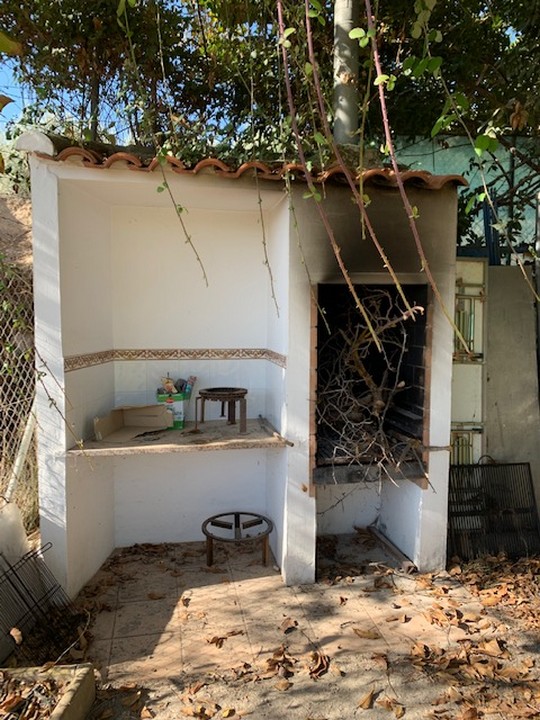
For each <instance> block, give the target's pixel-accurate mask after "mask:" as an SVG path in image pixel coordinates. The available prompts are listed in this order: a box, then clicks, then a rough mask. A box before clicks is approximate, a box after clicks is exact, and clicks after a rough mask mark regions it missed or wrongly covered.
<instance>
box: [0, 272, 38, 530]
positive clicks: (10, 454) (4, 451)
mask: <svg viewBox="0 0 540 720" xmlns="http://www.w3.org/2000/svg"><path fill="white" fill-rule="evenodd" d="M33 327H34V306H33V294H32V272H31V268H29V267H23V266H20V265H17V264H15V263H9V262H6V261H4V260H2V259H0V451H1V460H0V495H6V494H8V495H10V494H11V490H12V489H13V488H14V491H13V494H12V495H11V498H10V499H11V500H14V501H15V502H16V503H17V505H18V506H19V508H20V509H21V511H22V514H23V517H24V520H25V524H26V528H27V530H28V531H31V530H33V529H35V528H36V527H37V523H38V493H37V462H36V443H35V436H34V433H32V435H31V441H30V444H29V446H28V449H27V452H26V453H25V452H24V447H22V439H23V436H24V435H25V429H27V424H28V423H29V421H30V417H31V412H32V406H33V401H34V394H35V371H34V331H33ZM26 435H27V437H28V429H27V432H26ZM15 476H16V478H17V482H16V484H15Z"/></svg>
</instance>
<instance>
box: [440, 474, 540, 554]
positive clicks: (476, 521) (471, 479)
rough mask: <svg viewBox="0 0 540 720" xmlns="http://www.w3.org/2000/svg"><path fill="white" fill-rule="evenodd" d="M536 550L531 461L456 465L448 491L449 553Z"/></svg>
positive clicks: (539, 535)
mask: <svg viewBox="0 0 540 720" xmlns="http://www.w3.org/2000/svg"><path fill="white" fill-rule="evenodd" d="M500 552H504V553H505V554H507V555H509V556H510V557H523V556H527V555H531V554H537V553H538V552H540V532H539V525H538V513H537V509H536V503H535V498H534V490H533V484H532V477H531V468H530V465H529V463H505V464H498V463H496V464H489V465H455V466H453V467H451V468H450V482H449V493H448V555H449V558H451V557H452V556H454V555H457V556H459V557H460V558H462V559H464V560H471V559H473V558H475V557H480V556H482V555H497V554H498V553H500Z"/></svg>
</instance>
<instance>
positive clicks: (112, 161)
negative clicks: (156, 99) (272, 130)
mask: <svg viewBox="0 0 540 720" xmlns="http://www.w3.org/2000/svg"><path fill="white" fill-rule="evenodd" d="M36 154H38V155H39V156H40V157H44V158H47V159H52V160H55V161H57V162H64V161H66V160H70V161H71V162H73V161H74V160H79V162H80V163H81V164H82V165H84V166H85V167H90V168H95V169H107V168H111V167H113V166H115V165H118V164H124V165H127V167H129V169H130V170H134V171H138V172H154V171H155V170H156V169H157V168H159V166H160V162H159V160H158V159H157V158H156V157H153V158H144V157H142V156H141V155H139V154H137V153H135V152H128V151H124V150H122V151H118V152H114V153H113V154H111V155H107V154H106V153H104V152H98V151H96V150H90V149H87V148H83V147H80V146H71V147H67V148H64V149H63V150H61V151H60V152H59V153H58V154H57V155H54V156H51V155H45V154H44V153H36ZM166 164H167V165H168V166H169V167H170V169H171V170H172V171H173V172H175V173H177V174H179V175H198V174H202V173H213V174H215V175H217V176H220V177H227V178H231V179H238V178H240V177H242V176H244V175H253V174H256V175H257V176H258V177H259V178H260V179H263V180H277V181H283V180H284V179H285V177H286V176H289V177H293V178H294V179H296V180H299V181H305V180H306V174H305V172H304V168H303V167H302V165H300V164H298V163H279V164H267V163H264V162H261V161H259V160H252V161H249V162H244V163H242V165H240V166H239V167H234V166H231V165H227V163H225V162H223V161H222V160H219V159H218V158H213V157H208V158H204V159H202V160H200V161H199V162H197V163H196V164H195V165H193V166H192V167H187V166H186V165H185V164H184V162H182V160H180V159H179V158H176V157H172V156H167V157H166ZM355 177H356V179H357V180H359V179H360V178H361V179H362V181H363V182H364V183H368V184H372V185H378V186H380V187H388V188H395V187H397V179H396V175H395V173H394V171H393V170H392V169H390V168H386V167H382V168H369V169H366V170H364V171H363V172H362V173H361V174H360V173H356V175H355ZM312 179H313V180H314V181H315V182H317V183H323V182H329V181H331V182H339V183H344V182H346V177H345V173H344V171H343V169H342V168H341V167H340V166H339V165H334V166H332V167H330V168H328V169H326V170H324V171H319V172H315V171H314V172H313V174H312ZM401 180H402V181H403V183H404V184H406V185H409V186H414V187H419V188H422V189H426V190H440V189H441V188H443V187H444V186H445V185H448V184H451V185H467V181H466V180H465V179H464V178H463V177H462V176H461V175H433V174H431V173H429V172H427V171H425V170H404V171H403V172H401Z"/></svg>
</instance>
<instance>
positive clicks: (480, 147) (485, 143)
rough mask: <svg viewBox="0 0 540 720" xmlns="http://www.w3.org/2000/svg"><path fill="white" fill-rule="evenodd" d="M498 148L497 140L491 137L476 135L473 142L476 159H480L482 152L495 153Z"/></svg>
mask: <svg viewBox="0 0 540 720" xmlns="http://www.w3.org/2000/svg"><path fill="white" fill-rule="evenodd" d="M498 147H499V141H498V140H497V138H495V137H492V136H491V135H486V134H484V135H478V137H477V138H476V140H475V141H474V151H475V153H476V154H477V155H478V157H481V155H482V154H483V153H484V152H486V151H487V152H495V150H496V149H497V148H498Z"/></svg>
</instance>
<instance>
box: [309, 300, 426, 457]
mask: <svg viewBox="0 0 540 720" xmlns="http://www.w3.org/2000/svg"><path fill="white" fill-rule="evenodd" d="M333 299H334V302H333V303H329V304H328V308H326V307H324V306H323V307H324V313H325V325H326V330H323V329H322V327H321V328H320V330H319V348H318V369H317V372H318V381H317V423H318V429H317V464H318V465H319V466H323V465H356V464H358V465H365V464H374V463H376V464H377V465H379V466H380V467H382V468H383V469H386V468H394V469H396V468H399V467H400V466H401V465H402V464H403V463H408V462H417V461H419V459H420V458H419V454H418V450H417V448H418V447H419V446H420V445H421V429H420V430H419V429H418V428H419V426H420V427H421V424H422V417H421V415H418V406H421V405H422V399H423V388H416V389H412V388H411V384H412V383H411V380H410V379H411V377H412V373H411V370H410V368H409V367H408V354H409V350H410V346H411V337H414V343H413V344H415V345H418V344H419V343H420V345H421V348H420V353H421V356H422V359H421V361H420V364H421V365H423V342H424V331H425V322H424V320H423V318H422V315H423V312H424V308H423V307H422V306H421V305H417V304H412V303H411V307H412V309H411V310H407V311H405V310H404V309H403V308H401V307H400V299H399V296H398V294H397V292H396V289H395V288H384V287H380V286H379V287H362V303H363V306H364V308H365V310H366V312H367V313H368V314H369V317H370V319H371V323H372V325H373V328H374V329H375V333H376V335H377V337H378V338H379V340H380V344H381V350H378V349H377V347H376V344H375V342H374V339H373V336H372V334H371V333H370V331H369V330H367V329H366V327H365V325H364V324H363V323H362V318H361V316H360V313H359V312H358V310H357V309H356V308H355V307H353V306H351V304H350V303H348V302H347V303H345V304H344V303H343V296H338V297H334V298H333ZM330 306H331V307H330ZM415 325H416V326H418V325H420V328H419V329H418V327H416V329H415V330H414V331H413V332H412V333H411V332H409V331H408V329H409V327H411V326H412V327H414V326H415ZM321 326H322V324H321ZM420 337H421V339H420ZM417 349H418V348H416V350H417ZM411 354H414V353H411ZM417 355H418V353H416V356H417ZM416 361H417V360H416ZM422 372H423V367H422ZM412 390H413V391H414V392H416V396H415V399H414V402H413V403H412V405H411V402H410V398H411V397H412V392H411V391H412ZM419 395H420V396H421V397H420V398H419V397H418V396H419ZM412 406H414V407H415V411H412V410H411V407H412ZM415 412H416V414H415ZM404 418H408V419H409V420H410V418H414V422H412V423H409V426H408V425H407V419H405V420H404Z"/></svg>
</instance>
